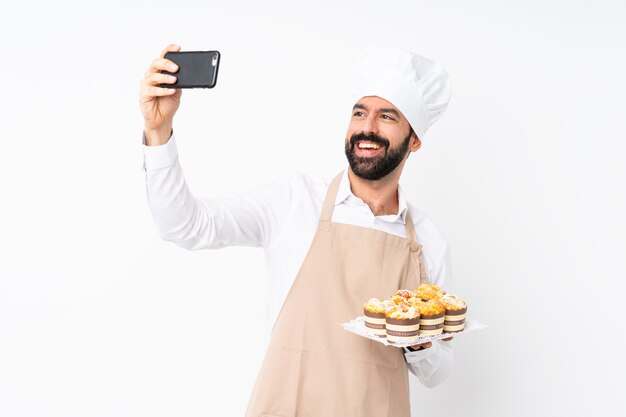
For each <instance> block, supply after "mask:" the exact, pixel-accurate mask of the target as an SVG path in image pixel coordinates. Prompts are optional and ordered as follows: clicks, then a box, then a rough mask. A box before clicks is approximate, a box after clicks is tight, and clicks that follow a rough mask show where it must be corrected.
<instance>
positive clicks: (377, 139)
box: [350, 133, 389, 149]
mask: <svg viewBox="0 0 626 417" xmlns="http://www.w3.org/2000/svg"><path fill="white" fill-rule="evenodd" d="M363 140H366V141H369V142H372V143H375V144H377V145H380V146H384V147H385V149H389V141H388V140H387V139H385V138H383V137H382V136H378V135H377V134H375V133H370V134H369V135H366V134H364V133H355V134H354V135H352V136H351V137H350V147H351V148H352V149H354V147H355V145H356V143H357V142H360V141H363Z"/></svg>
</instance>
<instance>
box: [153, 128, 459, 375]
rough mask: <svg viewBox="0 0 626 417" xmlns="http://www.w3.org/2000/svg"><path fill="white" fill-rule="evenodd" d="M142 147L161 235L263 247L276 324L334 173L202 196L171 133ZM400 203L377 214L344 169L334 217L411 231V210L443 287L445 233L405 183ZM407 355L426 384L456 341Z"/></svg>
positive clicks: (202, 245)
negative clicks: (191, 184)
mask: <svg viewBox="0 0 626 417" xmlns="http://www.w3.org/2000/svg"><path fill="white" fill-rule="evenodd" d="M143 149H144V169H145V174H146V187H147V193H148V202H149V205H150V209H151V211H152V215H153V218H154V221H155V223H156V226H157V229H158V231H159V235H160V236H161V237H162V238H163V239H165V240H167V241H172V242H174V243H176V244H177V245H179V246H182V247H184V248H187V249H190V250H198V249H216V248H222V247H225V246H232V245H238V246H255V247H261V248H263V249H264V251H265V254H266V260H267V266H268V269H269V276H270V280H269V301H268V305H269V312H268V313H269V318H270V320H271V322H272V323H274V322H275V320H276V319H277V317H278V313H279V312H280V309H281V307H282V305H283V302H284V301H285V298H286V297H287V293H288V292H289V289H290V288H291V284H292V283H293V281H294V279H295V278H296V275H297V273H298V270H299V269H300V266H301V264H302V262H303V261H304V258H305V256H306V253H307V251H308V249H309V246H310V245H311V242H312V240H313V236H314V234H315V230H316V227H317V224H318V220H319V216H320V213H321V210H322V205H323V202H324V197H325V196H326V192H327V190H328V186H329V184H330V179H324V178H314V177H309V176H305V175H302V174H297V175H292V176H290V177H288V178H285V179H283V180H280V181H277V182H274V183H271V184H268V185H266V186H263V187H260V188H257V189H255V190H253V191H249V192H245V193H239V194H233V195H232V196H229V197H226V198H220V199H202V198H200V199H198V198H196V197H194V196H193V195H192V194H191V192H190V191H189V189H188V187H187V184H186V183H185V179H184V176H183V170H182V167H181V166H180V164H179V162H178V151H177V149H176V141H175V138H174V136H172V137H171V138H170V140H169V141H168V142H167V143H166V144H165V145H161V146H145V145H144V147H143ZM398 202H399V210H398V214H396V215H387V216H374V214H373V213H372V211H371V210H370V208H369V206H367V204H365V203H364V202H363V201H362V200H361V199H359V198H358V197H356V196H354V194H352V192H351V189H350V182H349V179H348V176H347V170H346V171H345V172H344V174H343V178H342V180H341V184H340V187H339V191H338V193H337V198H336V200H335V208H334V211H333V216H332V221H333V222H337V223H347V224H352V225H357V226H362V227H368V228H373V229H377V230H381V231H384V232H387V233H391V234H394V235H398V236H401V237H406V236H405V234H406V228H405V223H404V221H405V217H406V212H407V210H410V212H411V217H412V218H413V222H414V223H415V231H416V234H417V239H418V242H419V243H420V244H421V245H422V256H423V259H424V264H425V268H426V271H427V273H428V277H429V278H430V281H431V282H433V283H434V284H437V285H439V286H441V287H444V288H445V287H446V285H449V283H450V278H451V277H450V263H449V250H448V245H447V243H446V241H445V239H444V237H443V236H442V235H441V233H440V232H439V231H438V230H437V229H436V227H435V226H434V225H433V223H432V222H431V221H430V220H429V219H428V218H427V217H426V216H425V215H424V213H422V212H420V211H419V210H417V209H416V208H415V207H413V206H411V205H410V204H408V202H407V201H406V199H405V198H404V195H403V193H402V189H401V188H399V189H398ZM405 357H406V361H407V363H408V365H409V369H410V370H411V372H412V373H413V374H415V375H416V376H417V377H418V378H419V380H420V381H421V382H422V384H424V385H425V386H428V387H433V386H435V385H438V384H440V383H441V382H443V381H444V380H445V379H446V378H447V377H448V375H449V373H450V371H451V370H452V362H453V345H452V343H451V342H438V341H436V342H433V345H432V347H431V348H428V349H423V350H420V351H417V352H409V351H406V352H405Z"/></svg>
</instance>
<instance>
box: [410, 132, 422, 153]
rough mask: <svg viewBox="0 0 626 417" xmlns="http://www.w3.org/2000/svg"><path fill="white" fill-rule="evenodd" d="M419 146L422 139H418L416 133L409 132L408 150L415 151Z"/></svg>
mask: <svg viewBox="0 0 626 417" xmlns="http://www.w3.org/2000/svg"><path fill="white" fill-rule="evenodd" d="M421 147H422V141H421V140H420V138H418V137H417V134H416V133H415V132H413V134H411V145H410V146H409V150H410V151H411V152H415V151H417V150H418V149H419V148H421Z"/></svg>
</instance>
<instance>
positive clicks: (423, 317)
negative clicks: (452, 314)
mask: <svg viewBox="0 0 626 417" xmlns="http://www.w3.org/2000/svg"><path fill="white" fill-rule="evenodd" d="M415 305H416V309H417V310H418V311H419V313H420V329H419V334H420V336H434V335H437V334H441V333H443V322H444V320H445V315H446V308H445V307H444V306H443V304H441V303H440V302H439V300H437V299H436V298H433V299H431V300H428V301H422V300H420V301H417V302H415Z"/></svg>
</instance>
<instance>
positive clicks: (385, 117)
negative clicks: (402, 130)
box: [382, 114, 393, 120]
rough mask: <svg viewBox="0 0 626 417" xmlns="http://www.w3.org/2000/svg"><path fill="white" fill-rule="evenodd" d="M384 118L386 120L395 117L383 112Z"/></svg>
mask: <svg viewBox="0 0 626 417" xmlns="http://www.w3.org/2000/svg"><path fill="white" fill-rule="evenodd" d="M382 117H383V119H385V120H393V117H391V116H389V115H388V114H383V116H382Z"/></svg>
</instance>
